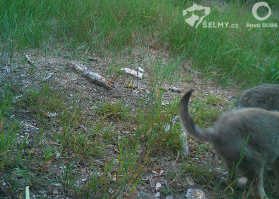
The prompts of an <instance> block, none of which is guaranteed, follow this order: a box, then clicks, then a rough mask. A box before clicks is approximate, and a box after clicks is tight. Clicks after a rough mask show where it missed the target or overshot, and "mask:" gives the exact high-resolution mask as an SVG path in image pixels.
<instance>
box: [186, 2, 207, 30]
mask: <svg viewBox="0 0 279 199" xmlns="http://www.w3.org/2000/svg"><path fill="white" fill-rule="evenodd" d="M210 11H211V10H210V8H209V7H203V6H199V5H197V4H195V3H194V4H193V5H192V6H191V7H190V8H187V9H186V10H183V16H184V17H185V21H186V22H187V23H188V24H189V25H190V26H192V27H194V26H195V28H197V27H198V26H199V25H200V23H201V22H202V21H203V19H204V18H205V17H206V16H207V15H209V13H210Z"/></svg>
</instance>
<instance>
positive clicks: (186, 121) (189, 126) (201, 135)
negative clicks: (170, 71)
mask: <svg viewBox="0 0 279 199" xmlns="http://www.w3.org/2000/svg"><path fill="white" fill-rule="evenodd" d="M192 92H193V89H191V90H189V91H188V92H187V93H186V94H185V95H184V96H183V97H182V99H181V101H180V104H179V118H180V121H181V123H182V124H183V126H184V128H185V130H186V131H187V133H189V134H190V135H192V136H193V137H195V138H196V139H198V140H200V141H209V142H210V141H211V140H212V139H213V136H214V135H213V132H212V130H211V129H201V128H200V127H198V126H197V125H195V124H194V122H193V120H192V118H191V116H190V114H189V111H188V102H189V99H190V97H191V95H192Z"/></svg>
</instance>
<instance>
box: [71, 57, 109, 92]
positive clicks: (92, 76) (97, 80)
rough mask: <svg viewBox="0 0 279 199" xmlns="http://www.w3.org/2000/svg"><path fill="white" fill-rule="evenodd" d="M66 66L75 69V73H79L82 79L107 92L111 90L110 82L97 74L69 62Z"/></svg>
mask: <svg viewBox="0 0 279 199" xmlns="http://www.w3.org/2000/svg"><path fill="white" fill-rule="evenodd" d="M68 64H69V65H70V66H72V67H73V68H74V69H75V71H77V72H78V73H81V75H82V76H83V77H86V78H87V79H88V80H89V81H90V82H92V83H94V84H97V85H99V86H102V87H104V88H106V89H108V90H110V89H111V88H112V83H111V82H109V81H108V80H107V79H106V78H104V77H103V76H101V75H99V74H98V73H94V72H93V71H91V70H88V69H87V67H86V66H84V65H81V64H79V63H77V62H74V61H71V62H69V63H68Z"/></svg>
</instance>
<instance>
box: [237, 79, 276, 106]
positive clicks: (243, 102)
mask: <svg viewBox="0 0 279 199" xmlns="http://www.w3.org/2000/svg"><path fill="white" fill-rule="evenodd" d="M238 106H239V107H255V108H263V109H265V110H279V84H262V85H259V86H256V87H253V88H250V89H247V90H245V91H244V92H243V93H242V95H241V96H240V99H239V105H238Z"/></svg>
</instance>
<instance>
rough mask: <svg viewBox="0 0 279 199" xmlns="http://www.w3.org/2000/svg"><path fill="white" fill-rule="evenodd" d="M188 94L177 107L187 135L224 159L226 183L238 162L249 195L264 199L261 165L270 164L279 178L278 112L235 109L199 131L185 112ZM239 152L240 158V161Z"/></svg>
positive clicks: (186, 111) (232, 179) (262, 168)
mask: <svg viewBox="0 0 279 199" xmlns="http://www.w3.org/2000/svg"><path fill="white" fill-rule="evenodd" d="M192 92H193V90H190V91H188V92H187V93H186V94H185V95H184V96H183V98H182V100H181V102H180V105H179V116H180V120H181V122H182V124H183V126H184V128H185V129H186V131H187V133H189V134H190V135H192V136H193V137H195V138H197V139H199V140H201V141H208V142H210V143H211V144H212V146H213V148H214V149H215V151H216V152H217V153H218V154H219V155H221V156H222V157H223V158H224V160H225V162H226V165H227V169H228V171H227V173H228V176H227V182H228V183H229V184H230V183H231V182H233V181H234V180H235V175H233V176H232V178H230V173H231V172H232V170H233V167H235V166H236V164H237V163H238V162H240V164H239V166H238V169H239V170H240V171H241V172H242V174H243V175H244V176H245V177H246V178H247V179H248V183H252V189H251V193H250V196H252V197H253V198H257V199H264V198H266V199H267V196H266V194H265V191H264V188H263V171H264V166H265V164H267V163H268V162H273V163H274V166H275V170H276V173H277V176H278V175H279V144H278V143H279V112H277V111H267V110H264V109H260V108H245V109H238V110H235V111H232V112H228V113H224V114H222V116H221V117H220V118H219V119H218V120H217V121H216V123H215V124H214V125H213V127H211V128H209V129H201V128H199V127H198V126H197V125H195V124H194V122H193V120H192V118H191V116H190V114H189V113H188V102H189V99H190V96H191V93H192ZM247 137H249V138H248V142H247V145H246V146H245V143H246V139H247ZM242 150H243V152H244V157H243V159H242V160H240V154H241V151H242Z"/></svg>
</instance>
